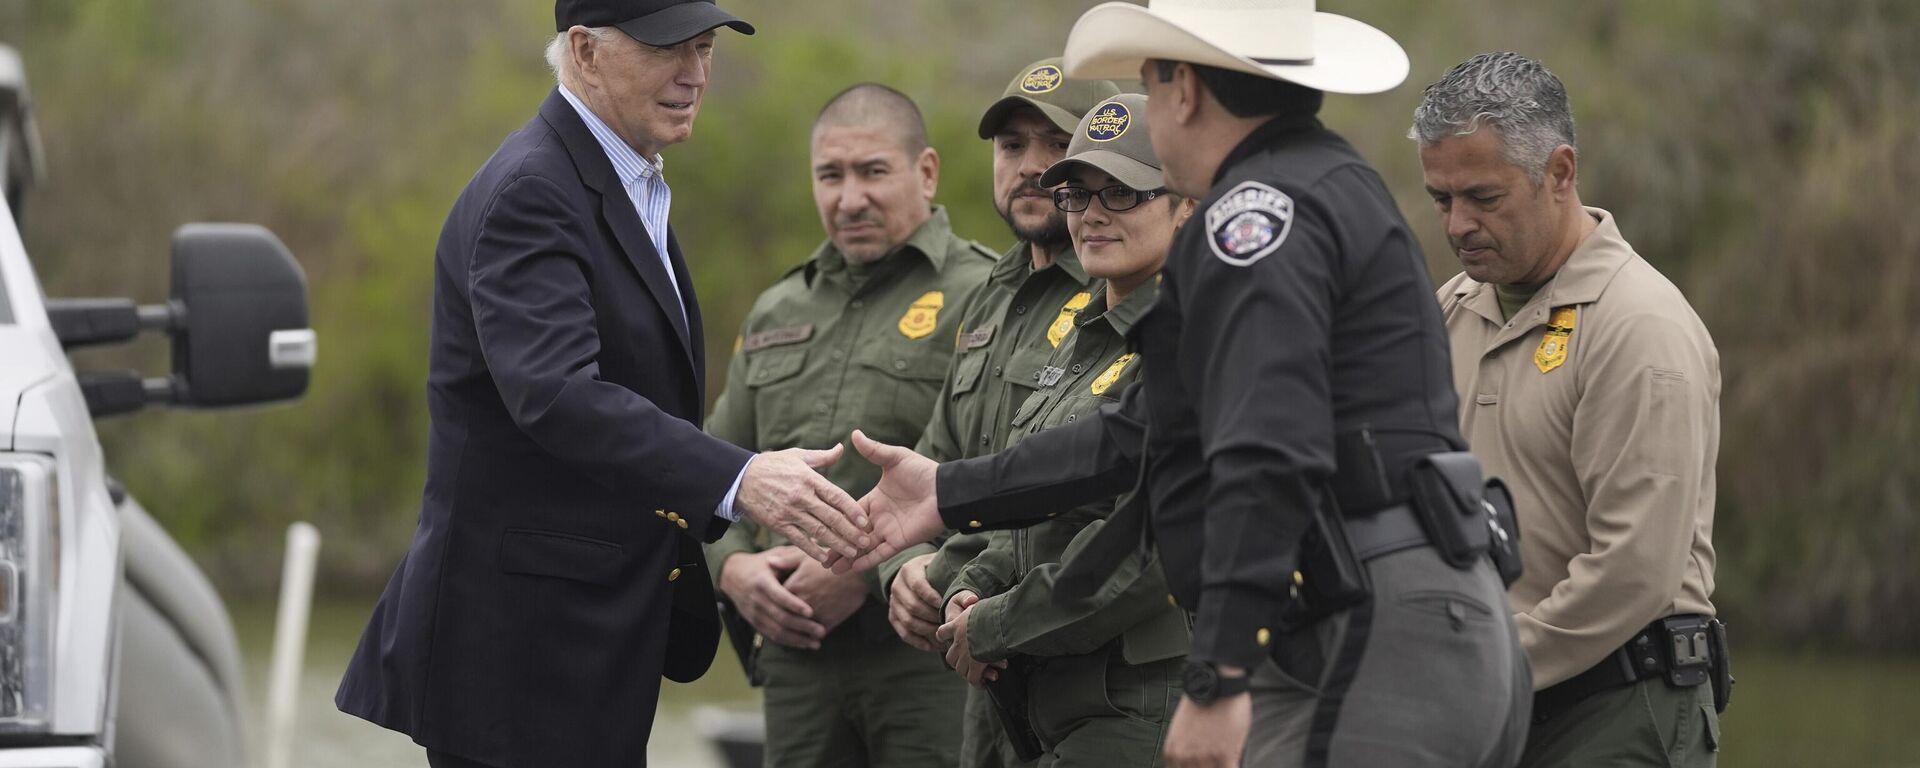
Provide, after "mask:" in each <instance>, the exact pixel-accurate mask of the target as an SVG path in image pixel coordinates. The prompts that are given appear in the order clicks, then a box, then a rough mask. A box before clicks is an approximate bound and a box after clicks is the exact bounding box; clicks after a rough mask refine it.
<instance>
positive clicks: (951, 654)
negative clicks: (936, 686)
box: [934, 590, 1007, 688]
mask: <svg viewBox="0 0 1920 768" xmlns="http://www.w3.org/2000/svg"><path fill="white" fill-rule="evenodd" d="M979 602H980V596H979V595H976V594H974V593H972V592H969V591H965V590H962V591H960V592H957V593H955V594H954V596H953V599H952V600H950V601H948V602H947V612H946V613H947V623H945V624H942V625H940V629H938V630H936V631H935V633H934V636H935V637H938V638H939V639H940V640H941V641H943V642H945V643H947V666H949V667H952V668H953V671H955V672H958V673H960V676H961V677H962V678H965V679H966V681H967V684H968V685H971V686H973V687H975V688H979V687H982V686H984V685H986V683H987V681H988V680H998V679H1000V670H1002V669H1006V668H1007V662H1006V661H1005V660H1001V661H993V662H986V661H979V660H976V659H974V658H973V646H972V644H970V643H968V642H967V618H968V617H969V616H972V615H973V606H975V605H977V604H979Z"/></svg>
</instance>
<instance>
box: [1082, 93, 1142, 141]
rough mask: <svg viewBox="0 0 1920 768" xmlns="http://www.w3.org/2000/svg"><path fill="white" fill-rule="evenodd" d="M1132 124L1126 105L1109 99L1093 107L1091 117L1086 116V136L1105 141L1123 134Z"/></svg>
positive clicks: (1131, 117)
mask: <svg viewBox="0 0 1920 768" xmlns="http://www.w3.org/2000/svg"><path fill="white" fill-rule="evenodd" d="M1132 125H1133V115H1132V114H1131V113H1129V112H1127V105H1125V104H1122V103H1120V102H1117V101H1109V102H1107V103H1105V104H1101V105H1100V106H1097V107H1094V108H1093V117H1089V118H1087V138H1088V139H1092V140H1093V141H1097V142H1101V143H1105V142H1109V141H1113V140H1114V139H1117V138H1120V137H1121V136H1125V135H1126V133H1127V128H1128V127H1129V126H1132Z"/></svg>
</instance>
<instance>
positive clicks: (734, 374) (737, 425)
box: [707, 84, 993, 768]
mask: <svg viewBox="0 0 1920 768" xmlns="http://www.w3.org/2000/svg"><path fill="white" fill-rule="evenodd" d="M812 160H813V165H814V167H813V177H814V185H813V186H814V198H815V201H816V202H817V203H818V204H819V207H820V215H821V220H822V223H823V224H824V225H825V226H826V228H827V231H828V234H829V240H828V242H826V243H824V244H822V245H821V246H820V248H819V249H818V250H816V251H815V252H814V254H813V256H812V257H811V258H809V259H808V260H807V261H806V263H804V264H802V265H800V266H799V267H796V268H794V269H793V270H792V271H790V272H788V273H787V274H786V276H784V277H782V278H781V279H780V281H779V282H777V283H775V284H774V285H773V287H771V288H769V289H767V291H766V292H765V293H762V294H761V295H760V298H759V299H758V300H757V301H756V302H754V306H753V309H752V311H751V312H750V313H749V314H748V316H747V320H746V323H745V326H744V328H743V330H742V331H741V339H740V342H739V344H738V347H737V349H736V351H735V353H734V356H733V360H732V362H731V364H730V366H729V368H728V375H727V386H726V390H725V391H724V392H723V393H722V394H721V396H720V400H719V402H718V403H717V404H716V405H715V408H714V413H713V415H712V417H711V418H709V419H708V421H707V428H708V430H709V431H711V432H712V433H713V434H714V435H717V436H719V437H722V438H725V439H727V440H729V441H731V442H733V443H735V444H738V445H740V446H741V447H745V448H749V449H754V450H759V449H761V448H772V447H775V446H778V447H780V448H786V447H792V446H816V447H824V446H830V445H831V444H833V443H835V442H838V441H840V440H842V439H845V437H846V436H847V434H848V433H850V432H851V431H852V430H853V428H854V427H855V426H858V427H860V428H862V429H866V430H872V431H876V432H885V433H887V434H891V435H893V436H894V437H895V438H896V439H899V440H902V441H906V440H911V439H914V438H917V437H918V436H919V435H920V433H921V432H922V431H923V430H924V429H925V427H926V422H927V415H928V413H929V411H930V410H931V409H932V406H933V401H934V397H935V395H936V394H937V393H938V392H939V390H940V386H941V382H942V381H943V380H944V379H945V376H946V372H947V368H948V365H947V363H948V359H949V358H950V357H951V356H952V355H953V342H952V339H953V337H954V333H955V330H956V329H957V328H958V327H959V317H958V313H957V312H955V311H954V309H953V307H952V306H951V303H950V302H951V299H950V298H949V297H957V296H959V295H961V294H962V293H964V292H966V291H968V290H969V289H971V288H972V287H974V286H976V285H978V284H980V282H981V281H982V280H984V279H986V275H987V271H988V269H989V268H990V267H991V266H992V263H993V262H992V259H993V253H992V252H991V251H989V250H987V249H986V248H984V247H982V246H980V245H979V244H977V243H972V242H969V241H967V240H964V239H961V238H960V237H957V236H955V235H954V234H953V233H952V231H951V230H950V229H949V225H948V222H947V213H946V210H945V209H944V208H940V207H937V206H931V201H932V198H933V194H934V190H935V187H936V185H937V182H938V169H939V160H938V156H937V155H936V154H935V153H934V151H933V150H932V149H931V148H929V147H927V144H926V129H925V126H924V124H923V123H922V122H921V117H920V113H919V111H918V109H916V108H915V107H914V105H913V102H912V101H911V100H909V99H908V98H907V97H906V96H904V95H901V94H900V93H898V92H896V91H893V90H892V89H889V88H886V87H884V86H878V85H873V84H866V85H859V86H855V87H853V88H851V89H848V90H847V91H845V92H843V93H842V94H841V95H840V96H836V97H835V98H834V99H833V100H832V101H830V102H829V103H828V105H827V107H826V108H825V109H823V110H822V112H821V116H820V118H819V119H818V121H816V123H815V126H814V131H813V148H812ZM821 472H822V473H823V474H825V475H826V477H827V478H828V479H829V480H831V481H833V482H834V483H835V484H836V485H838V486H840V487H841V488H843V489H845V490H846V491H847V492H848V493H852V494H855V495H858V494H860V493H864V492H865V491H866V490H867V489H869V488H871V487H872V486H873V483H874V482H875V480H876V479H878V477H879V471H878V469H877V468H876V467H874V466H873V465H872V464H870V463H868V462H866V461H865V460H863V459H860V458H859V457H857V456H853V455H851V452H849V454H848V455H846V456H845V457H844V458H842V459H841V460H840V461H839V462H838V463H836V464H834V465H831V466H828V467H825V468H822V469H821ZM787 544H788V542H787V541H785V540H784V539H782V538H781V537H779V536H778V535H775V534H773V533H772V532H771V531H768V530H767V529H764V528H760V527H758V526H754V525H752V524H750V523H744V522H743V524H739V525H735V526H733V527H732V528H731V529H730V530H728V532H727V534H726V535H725V536H724V537H722V538H721V540H720V541H719V542H718V543H716V544H713V545H711V546H710V547H709V548H708V557H709V558H710V559H711V561H712V562H713V563H714V573H715V580H716V582H717V584H718V586H719V587H720V589H721V591H722V593H723V594H725V595H726V596H727V598H728V599H729V600H730V601H732V602H733V604H734V607H735V608H736V609H737V610H738V612H739V613H740V615H741V616H743V617H744V618H745V619H746V621H747V622H749V623H751V624H752V625H753V628H754V629H755V630H757V634H756V635H755V637H754V641H753V642H754V647H755V650H754V651H753V652H751V653H750V654H749V656H750V657H751V658H749V659H743V662H745V663H747V664H748V666H749V667H750V669H749V672H750V674H753V675H754V676H755V677H757V678H759V679H761V680H763V681H764V684H765V687H766V716H767V735H768V743H767V764H768V765H776V766H782V768H785V767H787V766H829V765H831V766H860V765H871V766H888V767H889V768H891V767H892V766H951V765H953V764H954V750H953V746H954V742H955V734H954V733H953V724H954V723H955V722H957V721H958V720H959V717H960V712H961V705H962V702H963V701H964V696H965V694H964V693H963V691H964V687H963V686H962V685H961V684H960V682H959V681H957V680H954V679H953V677H952V676H951V675H950V674H948V672H947V671H946V670H945V669H944V668H943V665H942V664H941V663H940V660H939V659H936V658H932V657H929V656H928V655H927V654H925V653H922V652H920V651H918V650H915V649H914V648H912V647H910V646H908V645H907V644H906V643H904V642H902V641H901V640H900V639H899V638H897V637H895V636H894V633H893V631H892V628H891V627H890V626H888V623H887V618H886V603H885V600H884V597H883V596H882V595H881V594H880V592H879V590H878V584H877V582H876V581H875V579H874V578H873V576H872V575H871V574H869V575H866V576H861V575H858V574H852V575H835V574H831V573H829V572H827V571H826V569H824V568H821V567H820V566H819V564H817V563H815V562H813V561H812V560H809V559H807V558H805V557H801V556H798V555H799V553H798V550H797V549H794V548H792V547H790V546H786V545H787ZM739 628H740V625H739V624H738V623H732V624H730V625H729V631H735V630H737V629H739ZM738 645H739V644H736V646H738Z"/></svg>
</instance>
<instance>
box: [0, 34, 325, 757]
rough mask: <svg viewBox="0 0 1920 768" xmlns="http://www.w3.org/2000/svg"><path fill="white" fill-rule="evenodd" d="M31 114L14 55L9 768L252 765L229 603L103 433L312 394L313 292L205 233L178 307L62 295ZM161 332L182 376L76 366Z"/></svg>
mask: <svg viewBox="0 0 1920 768" xmlns="http://www.w3.org/2000/svg"><path fill="white" fill-rule="evenodd" d="M31 115H32V110H31V102H30V101H29V99H28V94H27V89H26V78H25V74H24V72H23V71H22V68H21V65H20V59H19V56H18V55H17V54H15V52H14V51H13V50H12V49H10V48H7V47H5V46H0V189H3V190H4V192H5V195H4V198H5V200H4V203H0V768H28V767H31V768H99V767H101V766H118V767H120V768H188V767H189V766H192V767H194V768H223V767H231V768H241V767H242V766H248V765H250V764H251V761H250V760H249V758H248V755H249V745H248V743H247V741H248V734H249V730H248V727H247V722H246V721H247V711H246V705H245V697H244V690H243V686H242V681H241V673H240V668H241V664H240V652H239V647H238V644H237V642H236V641H235V639H234V634H233V626H232V622H231V620H230V619H229V617H228V614H227V609H226V606H225V605H224V604H222V603H221V601H220V597H219V595H218V594H217V593H216V592H215V591H214V589H213V587H212V585H211V584H209V583H208V581H207V579H206V577H205V575H204V574H202V573H201V571H200V570H199V569H198V568H197V567H195V566H194V564H193V561H192V560H190V559H189V558H188V557H187V555H186V553H185V552H183V551H182V550H181V549H180V547H179V546H178V545H177V544H176V543H175V542H174V541H173V539H172V538H171V537H170V536H168V535H167V533H166V531H165V530H164V529H163V528H161V527H160V525H159V524H158V523H156V522H155V521H154V519H153V518H152V517H151V516H149V515H148V514H147V512H146V511H145V510H144V509H142V508H141V507H140V504H139V503H138V502H136V501H135V500H134V499H133V497H132V496H130V495H128V494H127V493H126V491H125V490H124V489H123V488H121V487H119V485H118V484H117V483H116V482H115V481H114V480H113V479H112V478H111V477H110V475H109V473H108V469H107V465H106V460H105V458H104V457H103V456H102V452H101V449H100V442H99V440H98V439H97V437H96V436H95V432H94V427H93V420H94V419H96V418H101V417H105V416H109V415H112V414H116V413H125V412H129V411H133V410H137V409H139V408H141V407H144V406H147V405H158V404H166V405H176V406H184V407H224V406H236V405H245V404H252V403H265V402H273V401H279V400H286V399H291V398H296V397H299V396H300V395H301V394H302V393H304V392H305V391H306V387H307V379H308V373H309V369H310V368H311V366H312V363H313V352H314V337H313V332H312V331H311V330H310V329H308V327H307V326H308V321H307V286H306V277H305V275H304V274H303V273H302V272H301V270H300V267H299V265H298V263H296V262H295V261H294V260H293V257H292V255H291V254H289V253H288V252H287V249H286V248H285V246H283V245H281V243H280V241H279V240H278V239H276V238H275V237H274V236H273V235H272V233H270V232H268V231H267V230H265V229H262V228H260V227H256V226H249V225H236V224H191V225H187V226H185V227H182V228H181V229H180V230H179V231H178V232H177V233H176V234H175V235H174V238H173V243H172V257H173V262H172V293H171V299H170V300H169V301H168V302H166V303H163V304H158V305H152V306H139V305H136V304H135V303H134V302H133V301H131V300H127V299H81V300H57V299H48V298H47V297H46V296H45V294H44V292H43V290H42V288H41V286H40V282H39V279H38V278H37V277H36V276H35V275H34V271H33V263H32V262H31V261H30V260H29V259H28V256H27V252H26V250H25V248H24V247H23V246H22V245H21V239H20V234H19V230H18V227H17V220H16V217H15V213H14V212H15V211H16V210H17V209H18V206H19V205H20V204H21V202H22V197H24V196H25V195H26V194H27V192H28V191H29V190H30V188H31V186H32V184H33V182H34V181H35V180H36V179H37V178H38V177H39V175H40V163H41V161H40V158H39V154H38V139H37V136H36V135H35V133H34V128H33V121H32V119H31ZM148 332H150V333H164V334H166V335H167V336H169V337H171V342H172V353H173V354H172V365H173V370H172V372H171V373H170V374H169V375H166V376H158V377H142V376H141V375H139V374H136V373H132V372H122V373H76V372H75V371H74V369H73V366H72V365H71V363H69V361H68V358H67V351H68V350H70V349H73V348H75V347H79V346H84V345H89V344H104V343H112V342H118V341H124V340H127V339H131V338H133V337H135V336H137V335H139V334H141V333H148ZM120 458H121V460H123V461H124V460H133V461H137V460H138V459H139V457H137V456H135V457H120Z"/></svg>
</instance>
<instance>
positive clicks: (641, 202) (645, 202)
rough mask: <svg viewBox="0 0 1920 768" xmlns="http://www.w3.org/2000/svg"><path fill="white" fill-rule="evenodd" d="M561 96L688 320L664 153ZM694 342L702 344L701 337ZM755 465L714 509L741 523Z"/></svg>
mask: <svg viewBox="0 0 1920 768" xmlns="http://www.w3.org/2000/svg"><path fill="white" fill-rule="evenodd" d="M560 95H561V96H562V97H564V98H566V100H567V103H568V104H572V105H573V111H575V112H578V113H580V120H581V122H584V123H586V124H587V132H588V133H591V134H593V139H594V140H595V141H598V142H600V149H601V151H604V152H606V153H607V160H608V161H610V162H612V163H613V173H614V175H615V176H618V177H620V186H621V188H623V189H625V190H626V191H627V199H629V200H632V201H633V210H634V212H635V213H638V214H640V223H642V224H645V225H647V237H649V238H652V239H653V253H654V255H655V256H658V257H659V258H660V266H662V267H664V268H665V269H666V270H667V284H668V285H671V286H673V295H674V298H677V299H679V300H680V302H679V308H680V319H681V320H682V321H685V320H686V319H687V297H686V296H684V295H682V294H681V289H680V280H679V278H677V277H675V276H674V274H673V261H672V260H670V259H668V258H667V211H668V209H670V208H672V207H673V190H671V189H668V188H667V177H666V176H665V175H664V174H662V173H661V170H660V169H661V166H662V161H661V159H660V156H659V155H654V156H653V158H652V159H648V158H644V157H641V156H640V153H639V152H635V151H634V150H633V147H632V146H630V145H628V144H627V142H626V141H624V140H622V139H621V138H620V135H619V134H616V133H614V132H613V129H612V128H608V127H607V124H606V122H605V121H602V120H601V119H600V116H599V115H596V114H594V113H593V110H591V109H588V108H587V105H586V103H585V102H583V101H581V100H580V97H578V96H575V95H573V91H569V90H567V87H566V86H564V85H562V86H560ZM693 341H694V343H696V344H698V343H700V340H699V339H694V340H693ZM752 464H753V459H747V463H746V464H745V465H742V466H741V467H740V474H738V475H735V476H734V478H733V486H732V487H730V488H728V489H727V493H726V495H725V496H724V497H722V498H721V499H720V508H719V509H717V510H714V511H715V513H716V514H718V515H719V516H720V517H721V518H723V519H726V520H729V521H733V522H739V520H740V513H739V511H738V510H735V509H734V508H733V502H734V499H735V497H737V496H739V495H740V481H741V480H744V479H746V477H747V467H748V466H752Z"/></svg>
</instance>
